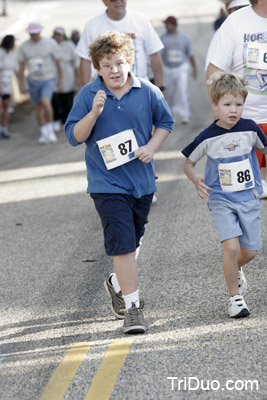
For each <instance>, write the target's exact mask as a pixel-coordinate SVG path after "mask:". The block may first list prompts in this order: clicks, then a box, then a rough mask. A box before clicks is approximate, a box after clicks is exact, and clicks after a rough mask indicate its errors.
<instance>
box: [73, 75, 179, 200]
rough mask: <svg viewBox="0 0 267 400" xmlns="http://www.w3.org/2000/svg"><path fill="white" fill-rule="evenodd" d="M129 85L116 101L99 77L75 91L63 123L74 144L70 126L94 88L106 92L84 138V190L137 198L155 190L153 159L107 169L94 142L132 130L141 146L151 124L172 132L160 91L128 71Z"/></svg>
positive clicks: (87, 109)
mask: <svg viewBox="0 0 267 400" xmlns="http://www.w3.org/2000/svg"><path fill="white" fill-rule="evenodd" d="M130 75H131V84H130V88H129V90H128V91H127V93H125V95H124V96H123V97H122V98H121V99H120V100H118V99H117V98H116V96H115V95H114V94H113V93H111V92H110V91H109V90H108V89H107V88H106V87H105V86H104V83H103V80H102V78H101V77H100V76H98V77H97V78H96V80H95V81H94V82H91V83H88V84H87V85H86V86H84V87H83V88H82V89H81V90H80V91H79V93H78V94H77V96H76V98H75V101H74V104H73V107H72V109H71V111H70V114H69V116H68V119H67V121H66V124H65V133H66V136H67V138H68V140H69V142H70V144H71V145H73V146H77V145H78V144H80V143H77V141H76V139H75V137H74V135H73V129H74V126H75V124H76V123H77V122H78V121H80V120H81V119H82V118H83V117H85V115H87V114H88V113H89V112H90V111H91V109H92V104H93V99H94V97H95V95H96V93H97V91H98V90H104V91H105V92H106V95H107V99H106V102H105V106H104V110H103V111H102V113H101V114H100V115H99V117H98V118H97V120H96V123H95V125H94V128H93V129H92V132H91V134H90V136H89V138H88V139H87V140H86V141H85V144H86V149H85V162H86V167H87V181H88V187H87V192H88V193H125V194H131V195H133V196H134V197H136V198H140V197H141V196H144V195H146V194H150V193H153V192H155V191H156V185H155V171H154V162H153V161H151V162H150V163H148V164H145V163H143V162H142V161H140V160H138V159H134V160H132V161H131V162H128V163H127V164H124V165H121V166H119V167H116V168H114V169H111V170H107V168H106V166H105V163H104V161H103V158H102V156H101V154H100V151H99V148H98V145H97V143H96V142H97V141H98V140H101V139H104V138H107V137H109V136H112V135H115V134H116V133H119V132H122V131H124V130H127V129H132V130H133V132H134V134H135V137H136V140H137V143H138V146H139V147H140V146H144V145H145V144H146V143H147V142H148V141H149V140H150V139H151V137H152V132H153V125H154V126H155V128H162V129H165V130H167V131H169V132H171V131H172V129H173V125H174V120H173V117H172V115H171V112H170V109H169V107H168V105H167V103H166V101H165V99H164V96H163V95H162V93H161V91H160V90H159V89H158V88H157V87H156V86H154V85H152V84H151V83H150V82H149V81H146V80H144V79H141V78H136V77H135V76H134V75H133V74H132V73H130Z"/></svg>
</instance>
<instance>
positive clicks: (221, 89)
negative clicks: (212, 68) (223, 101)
mask: <svg viewBox="0 0 267 400" xmlns="http://www.w3.org/2000/svg"><path fill="white" fill-rule="evenodd" d="M207 85H208V87H209V91H210V98H211V102H212V103H213V104H218V102H219V100H220V98H221V97H222V96H224V95H225V94H231V95H233V96H235V97H236V96H238V95H241V96H242V97H243V99H244V101H245V100H246V98H247V95H248V91H247V88H246V85H247V81H246V79H245V78H242V77H240V76H238V75H236V74H232V73H227V72H216V73H215V74H213V75H212V76H211V78H210V79H209V81H208V82H207Z"/></svg>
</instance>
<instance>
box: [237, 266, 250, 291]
mask: <svg viewBox="0 0 267 400" xmlns="http://www.w3.org/2000/svg"><path fill="white" fill-rule="evenodd" d="M238 287H239V294H240V295H241V296H245V294H246V292H247V287H248V285H247V281H246V278H245V275H244V272H243V269H242V268H240V269H239V270H238Z"/></svg>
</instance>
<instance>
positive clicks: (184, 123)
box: [182, 118, 190, 125]
mask: <svg viewBox="0 0 267 400" xmlns="http://www.w3.org/2000/svg"><path fill="white" fill-rule="evenodd" d="M189 122H190V120H189V118H183V119H182V124H183V125H188V124H189Z"/></svg>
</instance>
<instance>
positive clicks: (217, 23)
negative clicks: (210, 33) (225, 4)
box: [213, 8, 227, 31]
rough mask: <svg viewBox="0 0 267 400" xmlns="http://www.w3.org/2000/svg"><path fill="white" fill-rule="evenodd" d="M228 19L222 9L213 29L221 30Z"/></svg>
mask: <svg viewBox="0 0 267 400" xmlns="http://www.w3.org/2000/svg"><path fill="white" fill-rule="evenodd" d="M226 17H227V14H226V13H225V11H224V9H223V8H221V9H220V14H219V17H218V18H217V19H216V20H215V21H214V23H213V28H214V30H215V31H217V29H219V28H220V26H221V24H222V23H223V22H224V20H225V19H226Z"/></svg>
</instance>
